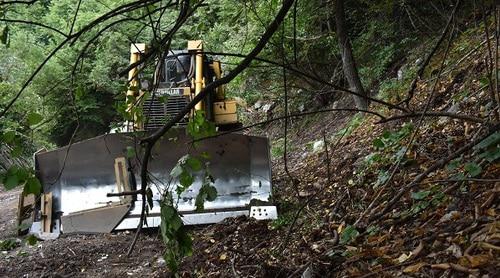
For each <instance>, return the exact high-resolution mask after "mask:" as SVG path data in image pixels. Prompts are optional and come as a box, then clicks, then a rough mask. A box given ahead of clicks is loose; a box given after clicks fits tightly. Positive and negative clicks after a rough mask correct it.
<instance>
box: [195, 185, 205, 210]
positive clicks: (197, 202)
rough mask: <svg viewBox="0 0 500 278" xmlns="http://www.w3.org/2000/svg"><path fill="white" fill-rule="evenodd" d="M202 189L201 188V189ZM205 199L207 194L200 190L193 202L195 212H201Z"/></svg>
mask: <svg viewBox="0 0 500 278" xmlns="http://www.w3.org/2000/svg"><path fill="white" fill-rule="evenodd" d="M202 189H203V188H202ZM206 198H207V194H205V193H203V192H202V191H201V190H200V192H199V193H198V195H197V196H196V199H195V201H194V205H195V206H196V211H202V210H203V208H204V205H205V199H206Z"/></svg>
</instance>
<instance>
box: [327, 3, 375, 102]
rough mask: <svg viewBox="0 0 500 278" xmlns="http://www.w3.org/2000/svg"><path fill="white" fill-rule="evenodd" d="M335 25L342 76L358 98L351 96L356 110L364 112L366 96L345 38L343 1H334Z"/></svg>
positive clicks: (349, 44)
mask: <svg viewBox="0 0 500 278" xmlns="http://www.w3.org/2000/svg"><path fill="white" fill-rule="evenodd" d="M335 23H336V27H337V30H336V32H337V38H338V41H339V48H340V54H341V56H342V68H343V69H344V75H345V77H346V79H347V82H348V83H349V87H350V90H351V91H354V92H356V93H358V94H359V96H356V95H355V96H353V97H354V102H355V103H356V107H357V108H358V109H364V110H366V109H367V108H368V99H366V97H365V96H367V94H366V92H365V90H364V89H363V84H361V80H360V79H359V75H358V69H357V68H356V62H355V61H354V56H353V55H352V46H351V43H350V42H349V38H348V36H347V31H346V26H345V25H346V24H345V12H344V0H336V1H335Z"/></svg>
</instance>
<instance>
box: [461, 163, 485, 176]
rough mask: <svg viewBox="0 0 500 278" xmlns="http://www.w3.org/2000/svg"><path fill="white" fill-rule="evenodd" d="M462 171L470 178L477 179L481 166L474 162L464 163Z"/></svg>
mask: <svg viewBox="0 0 500 278" xmlns="http://www.w3.org/2000/svg"><path fill="white" fill-rule="evenodd" d="M464 169H465V171H467V173H469V176H471V177H477V176H479V175H480V174H481V172H482V171H483V169H481V166H479V165H478V164H477V163H474V162H469V163H466V164H465V166H464Z"/></svg>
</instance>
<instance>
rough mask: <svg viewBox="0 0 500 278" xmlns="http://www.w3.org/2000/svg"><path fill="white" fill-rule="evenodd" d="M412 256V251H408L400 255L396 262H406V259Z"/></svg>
mask: <svg viewBox="0 0 500 278" xmlns="http://www.w3.org/2000/svg"><path fill="white" fill-rule="evenodd" d="M410 257H411V252H410V253H408V254H405V253H403V254H401V256H399V257H398V258H397V259H396V262H398V263H404V262H405V261H406V260H408V259H409V258H410Z"/></svg>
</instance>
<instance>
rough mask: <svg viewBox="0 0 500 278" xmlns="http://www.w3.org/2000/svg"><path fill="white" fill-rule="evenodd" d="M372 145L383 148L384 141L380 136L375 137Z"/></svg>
mask: <svg viewBox="0 0 500 278" xmlns="http://www.w3.org/2000/svg"><path fill="white" fill-rule="evenodd" d="M373 146H374V147H376V148H379V149H381V148H383V147H384V146H385V144H384V142H383V141H382V139H380V138H377V139H375V140H373Z"/></svg>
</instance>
